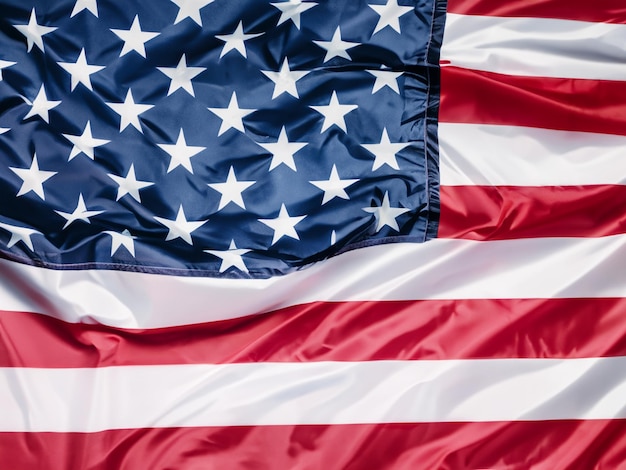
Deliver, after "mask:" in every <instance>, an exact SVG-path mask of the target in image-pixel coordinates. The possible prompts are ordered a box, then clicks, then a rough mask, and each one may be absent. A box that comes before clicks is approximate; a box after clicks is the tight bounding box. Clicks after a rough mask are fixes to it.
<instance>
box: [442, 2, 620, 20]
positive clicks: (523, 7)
mask: <svg viewBox="0 0 626 470" xmlns="http://www.w3.org/2000/svg"><path fill="white" fill-rule="evenodd" d="M625 5H626V4H625V3H624V0H597V1H593V2H592V1H589V0H522V1H517V2H506V1H502V0H448V12H450V13H458V14H461V15H482V16H509V17H527V18H555V19H567V20H580V21H591V22H597V23H619V24H626V6H625Z"/></svg>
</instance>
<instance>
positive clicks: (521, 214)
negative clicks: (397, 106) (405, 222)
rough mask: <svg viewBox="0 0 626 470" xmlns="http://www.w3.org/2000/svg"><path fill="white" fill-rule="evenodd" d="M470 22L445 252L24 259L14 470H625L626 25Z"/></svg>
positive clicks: (5, 323) (378, 2)
mask: <svg viewBox="0 0 626 470" xmlns="http://www.w3.org/2000/svg"><path fill="white" fill-rule="evenodd" d="M306 3H310V2H305V4H306ZM319 3H320V4H321V3H322V2H319ZM368 3H369V4H370V6H382V5H384V4H385V3H386V0H369V1H368ZM405 3H409V2H408V1H404V0H399V4H400V5H402V4H405ZM444 3H445V2H437V6H438V8H445V4H444ZM226 5H227V4H226V3H225V0H224V2H223V0H216V1H215V2H213V4H212V5H210V6H211V7H217V6H219V7H220V8H227V7H226ZM228 5H231V6H232V5H233V3H229V4H228ZM420 5H421V3H420ZM172 8H173V6H172ZM316 8H319V7H315V8H312V9H310V10H309V11H308V12H305V13H303V14H302V26H303V28H305V24H306V22H305V20H306V19H307V15H313V13H312V12H315V9H316ZM366 8H367V7H366ZM203 11H205V12H207V11H208V7H207V10H203ZM448 11H449V12H450V13H451V15H450V19H452V21H450V22H449V23H448V25H447V26H446V28H447V29H446V35H447V38H448V39H449V40H450V42H449V43H446V36H444V43H443V49H444V51H446V50H448V51H451V53H450V55H449V56H448V57H445V56H444V57H443V62H442V70H441V73H442V89H441V108H440V112H439V116H438V118H439V124H440V125H439V128H438V139H439V142H440V144H441V161H440V168H441V180H440V184H441V190H440V193H439V195H440V197H441V209H442V210H441V220H440V225H439V233H438V235H439V238H438V239H435V240H431V241H428V242H427V243H423V244H419V245H414V244H404V243H401V244H394V245H384V246H373V247H367V248H363V249H358V250H351V251H348V252H345V253H342V254H341V255H339V256H338V257H335V258H332V259H330V260H327V261H325V262H323V263H317V264H316V265H314V266H311V267H309V268H307V269H302V270H297V271H295V272H292V273H289V274H288V275H286V276H282V277H280V278H273V279H256V280H241V279H211V278H204V277H201V276H193V277H190V276H160V275H154V274H152V275H149V274H146V273H137V272H119V271H117V272H114V271H103V270H100V271H95V270H94V271H91V270H87V271H82V272H79V271H63V272H59V271H53V270H49V269H45V268H43V267H40V266H25V265H16V264H14V263H12V262H7V261H6V260H4V261H2V260H0V281H2V282H0V377H1V378H0V384H1V385H0V389H2V390H3V392H1V393H2V394H3V396H4V398H3V399H2V402H3V403H17V405H15V406H10V407H8V412H6V413H5V414H4V415H3V414H2V413H1V412H0V429H5V430H6V429H7V427H10V428H11V429H9V430H8V431H9V432H0V456H2V458H3V459H4V460H3V464H4V463H5V462H6V465H7V466H8V467H7V468H11V469H15V470H41V469H42V468H43V469H46V470H48V469H51V470H57V469H59V468H63V469H65V468H67V469H75V468H76V469H81V470H82V469H94V470H109V469H112V468H115V469H118V468H119V469H122V470H139V469H141V470H143V469H145V468H150V469H152V468H154V469H159V470H161V469H163V470H164V469H176V470H196V469H205V468H220V469H221V468H255V469H277V470H282V469H290V468H294V469H296V468H297V469H307V470H309V469H311V470H314V469H315V470H317V469H329V470H335V469H337V470H339V469H351V470H355V469H356V470H361V469H363V470H369V469H372V468H374V469H379V468H380V469H385V470H386V469H389V470H398V469H399V470H405V469H406V470H414V469H418V470H421V469H425V470H426V469H428V470H430V469H444V470H462V469H472V470H477V469H498V470H500V469H503V470H504V469H506V470H528V469H533V470H537V469H538V470H587V469H589V470H592V469H593V470H607V469H608V470H616V469H620V468H621V467H622V466H623V465H624V462H625V461H626V439H625V438H624V435H625V434H624V431H625V426H626V424H625V423H626V420H624V416H625V415H624V397H625V396H626V392H625V390H626V385H625V384H626V379H625V375H624V370H626V369H625V367H624V360H625V358H626V326H625V325H626V322H624V312H626V305H625V303H626V278H625V276H626V269H624V260H626V251H625V250H626V239H625V238H624V236H625V233H626V231H625V218H624V217H625V214H626V211H625V210H624V207H625V206H624V201H626V194H625V193H624V187H625V182H626V180H625V175H626V159H624V158H622V157H623V156H624V138H625V137H626V132H625V131H624V129H626V127H625V126H626V122H625V119H626V118H625V116H626V114H625V113H624V110H625V109H626V93H625V92H624V89H625V88H624V86H625V85H624V82H623V81H621V80H622V76H623V64H624V63H626V52H624V48H623V44H624V42H623V41H621V38H622V36H623V31H624V29H623V28H624V25H625V24H626V8H625V7H624V5H623V2H622V1H621V0H598V1H596V2H586V1H581V0H571V1H567V0H542V1H536V0H523V1H522V0H519V1H512V2H501V1H497V0H450V1H449V4H448ZM372 12H373V10H372ZM372 12H370V13H372ZM81 14H83V15H91V14H90V13H88V12H82V13H81ZM316 14H317V13H316ZM277 16H278V15H276V17H277ZM374 16H375V15H374V14H373V13H372V17H374ZM203 18H205V19H206V18H207V16H206V15H203ZM406 18H408V16H407V17H404V18H401V24H402V26H403V28H404V24H405V23H404V21H405V20H406ZM142 21H143V20H142ZM186 21H191V20H190V19H188V20H186ZM324 21H325V22H327V21H329V20H328V19H326V18H325V19H324ZM594 23H598V24H594ZM142 25H143V22H142ZM244 26H245V30H246V32H247V31H250V29H248V23H247V22H244ZM371 26H372V27H374V23H373V22H372V24H371ZM294 28H295V26H294ZM144 29H147V28H144ZM252 31H256V30H252ZM347 31H348V29H346V30H345V31H344V28H343V25H342V33H345V35H344V39H346V40H352V38H353V36H348V35H347V33H346V32H347ZM383 33H385V34H386V33H390V34H392V33H393V31H392V30H391V28H390V27H387V28H386V31H381V32H379V33H376V34H377V35H379V34H383ZM481 33H483V34H481ZM16 34H17V33H16ZM616 39H617V42H615V40H616ZM400 44H403V43H402V42H401V41H399V46H400ZM400 49H402V47H400ZM251 51H252V49H251ZM0 54H1V53H0ZM398 55H403V54H401V53H398ZM4 58H5V57H3V56H1V55H0V60H1V59H4ZM292 68H295V67H292ZM4 73H5V74H9V73H10V72H9V69H8V68H7V69H4ZM369 80H370V82H369V83H371V82H372V81H373V79H369ZM300 83H303V82H299V85H300ZM405 83H406V82H405ZM0 85H1V83H0ZM270 91H271V89H270ZM405 91H406V92H409V91H410V88H405ZM417 91H419V90H417ZM383 92H385V93H386V92H390V90H389V89H388V88H386V89H384V90H380V91H378V92H377V94H380V93H383ZM392 93H393V92H392ZM411 93H413V91H411ZM381 96H382V95H381ZM406 96H409V95H406ZM410 96H412V97H416V96H418V94H413V95H410ZM341 98H342V97H341V95H340V100H341ZM320 121H321V119H320ZM351 122H353V121H348V125H350V123H351ZM248 124H249V123H248V122H246V125H248ZM319 124H320V122H319V121H318V125H319ZM2 125H3V121H2V120H1V119H0V127H1V126H2ZM416 130H417V128H416ZM233 132H234V131H233ZM290 135H291V134H290ZM5 136H6V134H5ZM0 137H2V136H0ZM375 137H376V136H374V137H372V141H375V140H376V139H375ZM330 141H332V139H330ZM428 145H429V146H436V142H434V141H433V140H430V141H429V142H428ZM436 152H437V150H436V147H433V148H430V150H429V155H431V157H432V156H434V155H436V154H437V153H436ZM296 163H297V164H300V163H299V160H296ZM177 171H178V170H177ZM238 176H239V175H238ZM326 176H327V175H325V177H326ZM342 177H344V176H343V174H342ZM292 184H295V183H292ZM16 189H17V188H16ZM244 195H245V193H244ZM3 233H4V232H1V231H0V242H1V241H2V240H5V239H2V238H1V237H2V235H3ZM15 246H17V247H18V248H21V249H24V246H23V243H22V242H18V244H17V245H15ZM231 270H232V268H231ZM42 386H44V387H45V388H41V387H42ZM3 423H4V424H3ZM8 423H10V424H8ZM2 425H4V426H5V428H2ZM0 466H2V465H0Z"/></svg>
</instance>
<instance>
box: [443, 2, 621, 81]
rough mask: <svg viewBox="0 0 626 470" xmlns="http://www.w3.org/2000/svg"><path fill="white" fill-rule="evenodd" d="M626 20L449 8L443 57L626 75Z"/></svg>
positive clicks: (576, 74) (511, 69) (495, 67)
mask: <svg viewBox="0 0 626 470" xmlns="http://www.w3.org/2000/svg"><path fill="white" fill-rule="evenodd" d="M625 44H626V25H622V24H608V23H589V22H585V21H573V20H560V19H545V18H501V17H492V16H465V15H458V14H452V13H448V15H447V18H446V26H445V32H444V41H443V46H442V48H441V59H442V60H444V61H445V60H448V61H450V62H451V65H455V66H458V67H465V68H470V69H476V70H485V71H490V72H498V73H504V74H509V75H525V76H539V77H569V78H586V79H597V80H626V66H624V61H625V59H626V50H625V46H624V45H625Z"/></svg>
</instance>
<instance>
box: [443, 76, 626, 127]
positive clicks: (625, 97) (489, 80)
mask: <svg viewBox="0 0 626 470" xmlns="http://www.w3.org/2000/svg"><path fill="white" fill-rule="evenodd" d="M439 118H440V121H441V122H464V123H476V124H481V123H482V124H505V125H512V126H527V127H539V128H545V129H558V130H569V131H581V132H596V133H601V134H618V135H626V82H620V81H608V80H604V81H602V80H582V79H571V78H543V77H518V76H513V75H503V74H498V73H493V72H483V71H477V70H469V69H462V68H458V67H443V68H442V69H441V108H440V114H439Z"/></svg>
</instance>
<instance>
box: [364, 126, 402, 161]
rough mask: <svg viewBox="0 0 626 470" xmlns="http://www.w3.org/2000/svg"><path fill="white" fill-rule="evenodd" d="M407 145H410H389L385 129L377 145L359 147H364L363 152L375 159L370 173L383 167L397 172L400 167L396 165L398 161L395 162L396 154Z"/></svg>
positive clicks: (399, 143)
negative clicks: (385, 166) (365, 151)
mask: <svg viewBox="0 0 626 470" xmlns="http://www.w3.org/2000/svg"><path fill="white" fill-rule="evenodd" d="M409 145H411V144H410V143H409V142H397V143H391V142H390V141H389V135H387V129H386V128H383V135H382V136H381V138H380V143H379V144H361V147H364V148H365V150H367V151H368V152H370V153H372V154H374V156H375V157H376V159H375V160H374V164H373V165H372V171H375V170H377V169H379V168H380V167H381V166H383V165H389V166H390V167H391V168H393V169H394V170H399V169H400V166H399V165H398V160H396V154H397V153H398V152H399V151H400V150H402V149H404V148H406V147H408V146H409Z"/></svg>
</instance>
